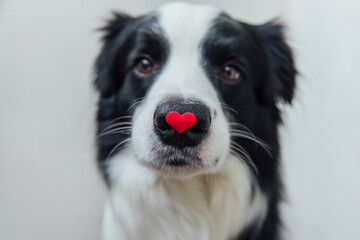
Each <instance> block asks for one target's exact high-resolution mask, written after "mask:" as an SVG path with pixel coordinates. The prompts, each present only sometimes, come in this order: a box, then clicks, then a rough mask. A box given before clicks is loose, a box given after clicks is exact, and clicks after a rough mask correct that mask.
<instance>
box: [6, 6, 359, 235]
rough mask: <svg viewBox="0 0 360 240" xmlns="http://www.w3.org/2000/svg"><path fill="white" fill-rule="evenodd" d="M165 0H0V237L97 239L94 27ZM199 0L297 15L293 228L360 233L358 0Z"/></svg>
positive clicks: (257, 12)
mask: <svg viewBox="0 0 360 240" xmlns="http://www.w3.org/2000/svg"><path fill="white" fill-rule="evenodd" d="M163 2H166V1H160V0H157V1H156V0H151V1H150V0H147V1H146V0H142V1H122V0H117V1H115V0H107V1H106V0H62V1H56V0H31V1H30V0H2V1H1V0H0V239H4V240H5V239H9V240H48V239H51V240H63V239H66V240H95V239H98V230H99V223H100V218H101V208H102V201H103V199H104V193H105V188H104V186H103V183H102V180H101V178H100V177H99V174H98V172H97V169H96V165H95V160H94V153H95V150H94V137H93V136H94V120H93V119H94V118H93V116H94V113H95V108H94V106H95V102H96V94H95V92H94V90H93V88H92V85H91V81H92V76H91V68H92V64H93V60H94V58H95V56H96V54H97V52H98V51H99V47H100V45H99V41H98V39H99V37H100V35H99V34H98V33H97V32H96V31H94V29H95V28H96V27H99V26H101V25H102V24H103V22H104V19H106V18H107V17H108V16H109V12H110V11H111V10H122V11H125V12H127V13H131V14H141V13H145V12H147V11H150V10H152V9H154V8H155V7H156V6H157V5H159V4H160V3H163ZM194 2H212V3H215V4H216V5H218V6H220V7H222V8H223V9H225V10H226V11H228V12H230V13H231V14H232V15H233V16H234V17H236V18H238V19H242V20H246V21H249V22H251V23H262V22H264V21H266V20H269V19H271V18H274V17H277V16H281V17H282V19H283V20H284V21H285V22H286V23H287V25H288V36H289V42H290V43H291V44H292V46H293V48H294V50H295V56H296V59H297V64H298V68H299V71H300V73H301V76H299V78H298V86H299V87H298V92H297V98H296V100H295V102H294V106H293V108H286V114H285V122H286V125H285V126H284V127H283V128H282V130H281V136H282V143H283V166H284V167H283V173H284V175H285V184H286V188H287V196H288V197H287V198H288V200H287V203H286V204H285V205H284V209H283V213H284V218H285V223H286V225H287V230H286V236H287V237H286V238H287V239H295V240H338V239H346V240H352V239H360V231H359V229H358V228H359V227H360V225H359V224H360V220H359V217H358V216H359V214H360V190H359V189H360V187H359V185H360V175H359V169H360V107H359V103H360V96H359V94H358V93H359V92H360V78H359V68H360V47H359V44H360V30H359V29H360V14H359V13H358V9H359V8H360V1H356V0H343V1H335V0H317V1H313V0H251V1H245V0H238V1H236V0H233V1H231V0H225V1H220V0H218V1H216V0H213V1H194Z"/></svg>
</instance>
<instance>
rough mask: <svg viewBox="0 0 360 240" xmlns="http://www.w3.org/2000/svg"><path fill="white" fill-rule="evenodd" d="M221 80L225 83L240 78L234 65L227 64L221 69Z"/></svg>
mask: <svg viewBox="0 0 360 240" xmlns="http://www.w3.org/2000/svg"><path fill="white" fill-rule="evenodd" d="M221 78H222V79H224V80H226V81H235V80H238V79H239V78H240V72H239V70H238V68H237V67H235V66H234V65H231V64H227V65H225V66H224V67H223V68H222V69H221Z"/></svg>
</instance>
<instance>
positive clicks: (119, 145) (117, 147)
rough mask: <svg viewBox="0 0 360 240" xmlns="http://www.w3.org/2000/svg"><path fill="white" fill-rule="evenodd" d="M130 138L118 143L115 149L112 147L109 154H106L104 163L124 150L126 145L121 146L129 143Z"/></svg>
mask: <svg viewBox="0 0 360 240" xmlns="http://www.w3.org/2000/svg"><path fill="white" fill-rule="evenodd" d="M131 140H132V139H131V138H127V139H125V140H123V141H121V142H120V143H118V144H116V146H115V147H113V149H112V150H111V151H110V153H109V154H108V156H107V158H106V161H107V160H108V159H109V157H110V156H111V155H112V154H113V153H114V152H116V151H120V150H121V149H124V148H125V147H126V145H124V146H122V145H123V144H126V143H128V142H131Z"/></svg>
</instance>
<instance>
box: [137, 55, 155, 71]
mask: <svg viewBox="0 0 360 240" xmlns="http://www.w3.org/2000/svg"><path fill="white" fill-rule="evenodd" d="M153 67H154V64H153V63H152V61H151V60H150V59H148V58H140V59H139V60H138V62H137V64H136V69H137V70H138V71H139V72H140V73H143V74H149V73H151V72H152V70H153Z"/></svg>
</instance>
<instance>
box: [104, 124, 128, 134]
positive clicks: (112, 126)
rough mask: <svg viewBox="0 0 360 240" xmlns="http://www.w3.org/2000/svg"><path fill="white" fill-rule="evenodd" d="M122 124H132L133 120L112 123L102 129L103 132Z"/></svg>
mask: <svg viewBox="0 0 360 240" xmlns="http://www.w3.org/2000/svg"><path fill="white" fill-rule="evenodd" d="M120 126H132V122H119V123H114V124H111V125H109V126H107V127H106V128H104V129H103V130H102V132H104V131H108V130H110V129H112V128H115V127H120Z"/></svg>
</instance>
